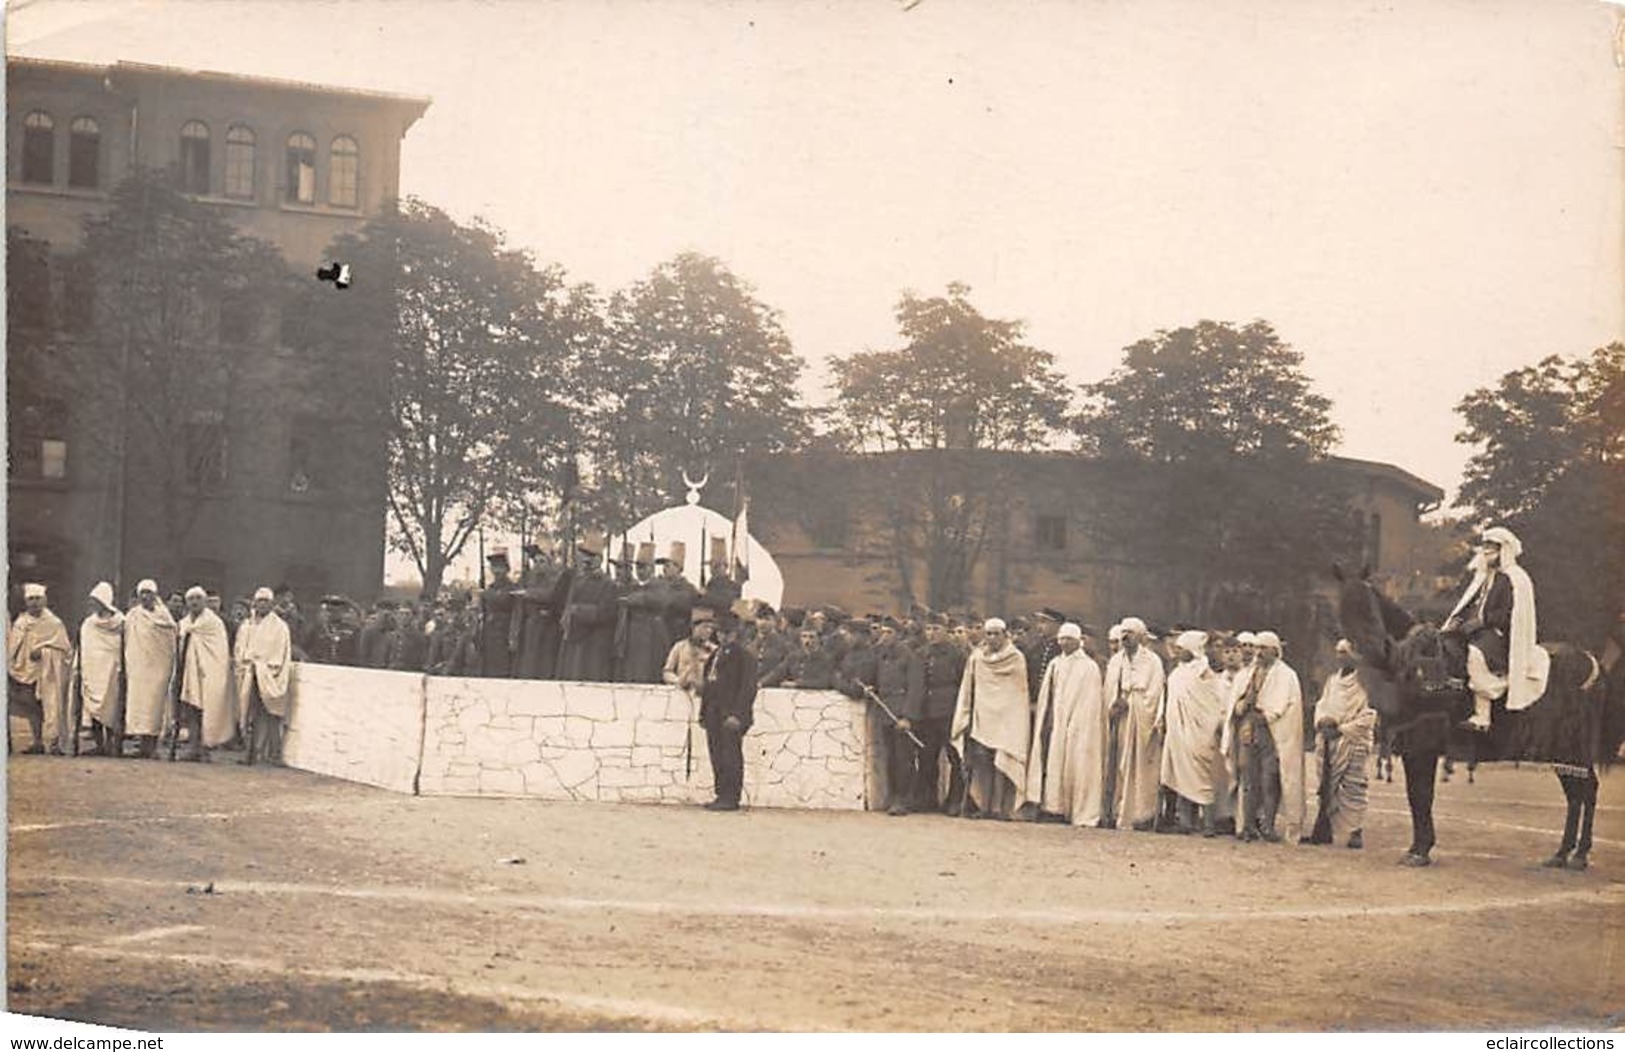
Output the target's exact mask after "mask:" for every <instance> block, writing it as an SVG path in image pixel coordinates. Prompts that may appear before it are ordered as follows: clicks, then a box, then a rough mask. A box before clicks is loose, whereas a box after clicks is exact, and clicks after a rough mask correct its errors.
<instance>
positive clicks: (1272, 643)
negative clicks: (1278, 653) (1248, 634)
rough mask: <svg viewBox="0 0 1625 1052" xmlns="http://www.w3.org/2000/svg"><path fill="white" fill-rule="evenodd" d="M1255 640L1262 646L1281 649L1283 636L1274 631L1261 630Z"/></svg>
mask: <svg viewBox="0 0 1625 1052" xmlns="http://www.w3.org/2000/svg"><path fill="white" fill-rule="evenodd" d="M1253 642H1255V643H1257V644H1258V645H1259V646H1261V647H1274V648H1275V649H1276V650H1280V649H1281V637H1280V636H1278V635H1276V634H1275V633H1274V632H1270V631H1264V632H1260V633H1258V636H1257V638H1255V639H1254V640H1253Z"/></svg>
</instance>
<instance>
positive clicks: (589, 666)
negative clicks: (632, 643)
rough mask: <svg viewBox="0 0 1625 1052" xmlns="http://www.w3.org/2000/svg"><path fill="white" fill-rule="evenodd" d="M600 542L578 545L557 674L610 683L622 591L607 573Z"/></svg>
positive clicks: (562, 623) (563, 622)
mask: <svg viewBox="0 0 1625 1052" xmlns="http://www.w3.org/2000/svg"><path fill="white" fill-rule="evenodd" d="M603 554H604V553H603V548H602V544H601V542H597V541H594V540H592V539H588V540H585V541H583V542H582V543H581V545H580V546H579V547H578V548H577V549H576V555H577V559H578V562H577V568H576V573H575V576H574V579H573V580H572V581H571V582H570V593H569V595H568V596H567V597H566V599H565V603H564V614H563V617H562V618H561V620H560V628H561V629H562V641H561V643H560V646H559V669H558V677H559V678H560V679H564V680H573V681H576V682H582V683H609V682H612V681H613V676H614V672H615V625H616V622H617V620H618V618H619V616H620V604H619V603H618V602H617V600H618V599H619V598H620V591H619V589H618V588H617V587H616V585H615V582H614V581H611V580H610V579H609V578H608V577H606V576H604V571H603V569H602V568H601V567H602V564H603Z"/></svg>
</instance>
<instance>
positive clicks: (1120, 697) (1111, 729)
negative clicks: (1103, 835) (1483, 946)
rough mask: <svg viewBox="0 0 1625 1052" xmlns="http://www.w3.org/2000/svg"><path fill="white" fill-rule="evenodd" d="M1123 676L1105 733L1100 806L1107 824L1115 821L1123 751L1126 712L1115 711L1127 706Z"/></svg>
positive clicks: (1118, 683) (1120, 677) (1118, 685)
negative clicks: (1104, 762)
mask: <svg viewBox="0 0 1625 1052" xmlns="http://www.w3.org/2000/svg"><path fill="white" fill-rule="evenodd" d="M1124 694H1125V691H1124V690H1123V674H1122V672H1121V671H1119V672H1118V674H1117V697H1116V698H1114V699H1113V700H1112V712H1111V714H1110V716H1109V717H1108V723H1107V728H1108V729H1107V733H1106V791H1105V797H1106V798H1105V800H1104V801H1103V802H1102V804H1101V817H1102V818H1104V819H1106V820H1107V821H1109V822H1114V823H1115V822H1116V820H1117V761H1118V757H1119V756H1120V755H1121V753H1122V750H1123V717H1124V716H1125V715H1127V712H1126V711H1125V712H1121V713H1120V712H1118V711H1116V709H1117V705H1118V704H1119V703H1122V704H1124V705H1127V704H1128V699H1127V698H1126V697H1124Z"/></svg>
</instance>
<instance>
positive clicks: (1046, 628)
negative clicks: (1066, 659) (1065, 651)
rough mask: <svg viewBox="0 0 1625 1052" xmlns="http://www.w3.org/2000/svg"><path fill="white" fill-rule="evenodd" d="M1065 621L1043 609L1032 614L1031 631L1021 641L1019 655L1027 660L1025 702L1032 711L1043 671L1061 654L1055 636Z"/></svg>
mask: <svg viewBox="0 0 1625 1052" xmlns="http://www.w3.org/2000/svg"><path fill="white" fill-rule="evenodd" d="M1066 619H1067V618H1066V615H1065V614H1063V613H1061V612H1060V611H1059V610H1052V609H1050V608H1048V607H1045V608H1044V609H1042V610H1040V611H1038V612H1037V613H1035V614H1033V623H1032V629H1031V631H1029V632H1028V633H1027V637H1026V639H1024V640H1023V641H1022V647H1021V653H1022V656H1023V657H1025V658H1026V659H1027V700H1028V704H1029V705H1031V706H1032V707H1033V708H1034V709H1036V708H1037V705H1038V687H1039V684H1041V683H1043V682H1044V671H1045V670H1046V669H1048V668H1049V663H1050V662H1051V661H1053V660H1055V656H1056V655H1057V654H1059V653H1060V652H1061V644H1060V643H1059V642H1057V641H1056V638H1055V635H1056V633H1058V632H1059V631H1060V630H1061V625H1063V624H1065V623H1066Z"/></svg>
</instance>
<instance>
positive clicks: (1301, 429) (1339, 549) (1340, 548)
mask: <svg viewBox="0 0 1625 1052" xmlns="http://www.w3.org/2000/svg"><path fill="white" fill-rule="evenodd" d="M1302 364H1303V356H1302V354H1300V353H1299V352H1298V351H1296V350H1294V349H1293V348H1291V347H1290V346H1288V345H1287V344H1285V343H1283V342H1282V341H1281V339H1280V338H1279V337H1278V336H1277V335H1276V333H1275V331H1274V330H1273V329H1272V328H1271V327H1270V325H1269V324H1268V323H1267V322H1263V321H1254V322H1251V323H1249V324H1247V325H1245V326H1241V327H1239V328H1238V327H1236V326H1233V325H1229V324H1225V323H1220V322H1213V321H1201V322H1198V323H1197V324H1196V325H1195V326H1189V327H1185V328H1180V329H1174V330H1164V331H1160V332H1158V333H1156V335H1154V336H1153V337H1151V338H1149V339H1145V340H1140V341H1138V342H1136V343H1134V344H1132V345H1130V346H1129V347H1128V348H1126V349H1125V350H1124V352H1123V362H1122V365H1121V366H1120V367H1119V368H1118V369H1117V370H1116V371H1115V372H1113V373H1112V374H1111V375H1110V376H1109V377H1107V379H1105V380H1104V381H1101V382H1100V383H1096V384H1090V385H1088V386H1086V387H1085V388H1084V395H1085V408H1084V411H1083V413H1082V414H1080V416H1079V418H1078V421H1077V427H1078V430H1079V435H1080V440H1081V445H1082V447H1083V448H1084V449H1085V450H1088V451H1092V452H1095V453H1097V454H1098V455H1100V456H1101V457H1103V458H1104V459H1106V460H1108V461H1113V462H1121V463H1123V464H1125V465H1129V466H1134V465H1138V470H1136V471H1134V472H1132V473H1131V474H1130V475H1129V476H1128V478H1127V480H1126V481H1125V484H1123V485H1120V486H1110V487H1107V488H1106V491H1105V492H1103V493H1102V494H1101V495H1100V501H1099V505H1098V512H1099V519H1100V521H1099V530H1098V532H1099V539H1100V540H1101V542H1103V543H1104V544H1106V545H1108V546H1110V547H1112V548H1114V549H1116V550H1117V551H1118V552H1120V553H1121V554H1122V555H1123V556H1124V557H1125V558H1126V559H1127V560H1129V561H1130V562H1134V563H1138V564H1141V566H1142V567H1144V572H1148V573H1158V574H1162V573H1165V574H1166V575H1167V580H1168V581H1169V582H1170V584H1171V585H1172V586H1173V588H1174V590H1175V592H1176V594H1178V595H1179V596H1180V604H1179V605H1180V610H1179V611H1178V613H1179V614H1180V615H1181V616H1183V617H1185V618H1187V619H1190V620H1193V621H1197V622H1199V623H1203V624H1213V623H1239V622H1243V621H1245V620H1246V619H1248V618H1262V617H1275V618H1279V617H1281V616H1283V611H1284V610H1286V609H1287V608H1288V606H1289V605H1291V604H1294V603H1296V602H1300V601H1301V600H1302V599H1303V597H1304V596H1305V595H1306V594H1307V592H1308V590H1309V586H1310V584H1311V582H1312V581H1313V580H1315V579H1316V578H1317V577H1319V576H1321V575H1324V573H1325V571H1326V567H1327V565H1328V564H1329V563H1330V562H1331V561H1332V560H1333V559H1334V558H1341V559H1344V560H1351V561H1353V562H1355V563H1358V561H1359V553H1360V552H1361V541H1360V534H1359V530H1358V528H1357V523H1356V519H1355V516H1354V515H1353V513H1352V512H1351V511H1350V509H1349V507H1348V504H1347V494H1346V493H1345V492H1343V488H1342V485H1341V483H1340V480H1339V477H1338V475H1337V473H1336V472H1335V471H1334V470H1332V469H1331V468H1330V467H1329V466H1328V465H1327V464H1326V462H1325V461H1324V459H1323V458H1324V456H1325V455H1326V454H1327V453H1328V452H1329V451H1330V449H1331V447H1332V445H1333V444H1334V443H1335V442H1336V440H1337V436H1338V432H1337V428H1336V426H1335V425H1334V424H1333V423H1332V422H1331V419H1330V416H1329V409H1330V402H1329V401H1328V400H1327V399H1325V398H1324V397H1322V396H1320V395H1319V394H1316V393H1315V392H1314V391H1313V389H1312V388H1311V386H1310V383H1309V380H1308V378H1307V377H1306V376H1305V375H1304V374H1303V372H1302ZM1351 557H1352V559H1351Z"/></svg>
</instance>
